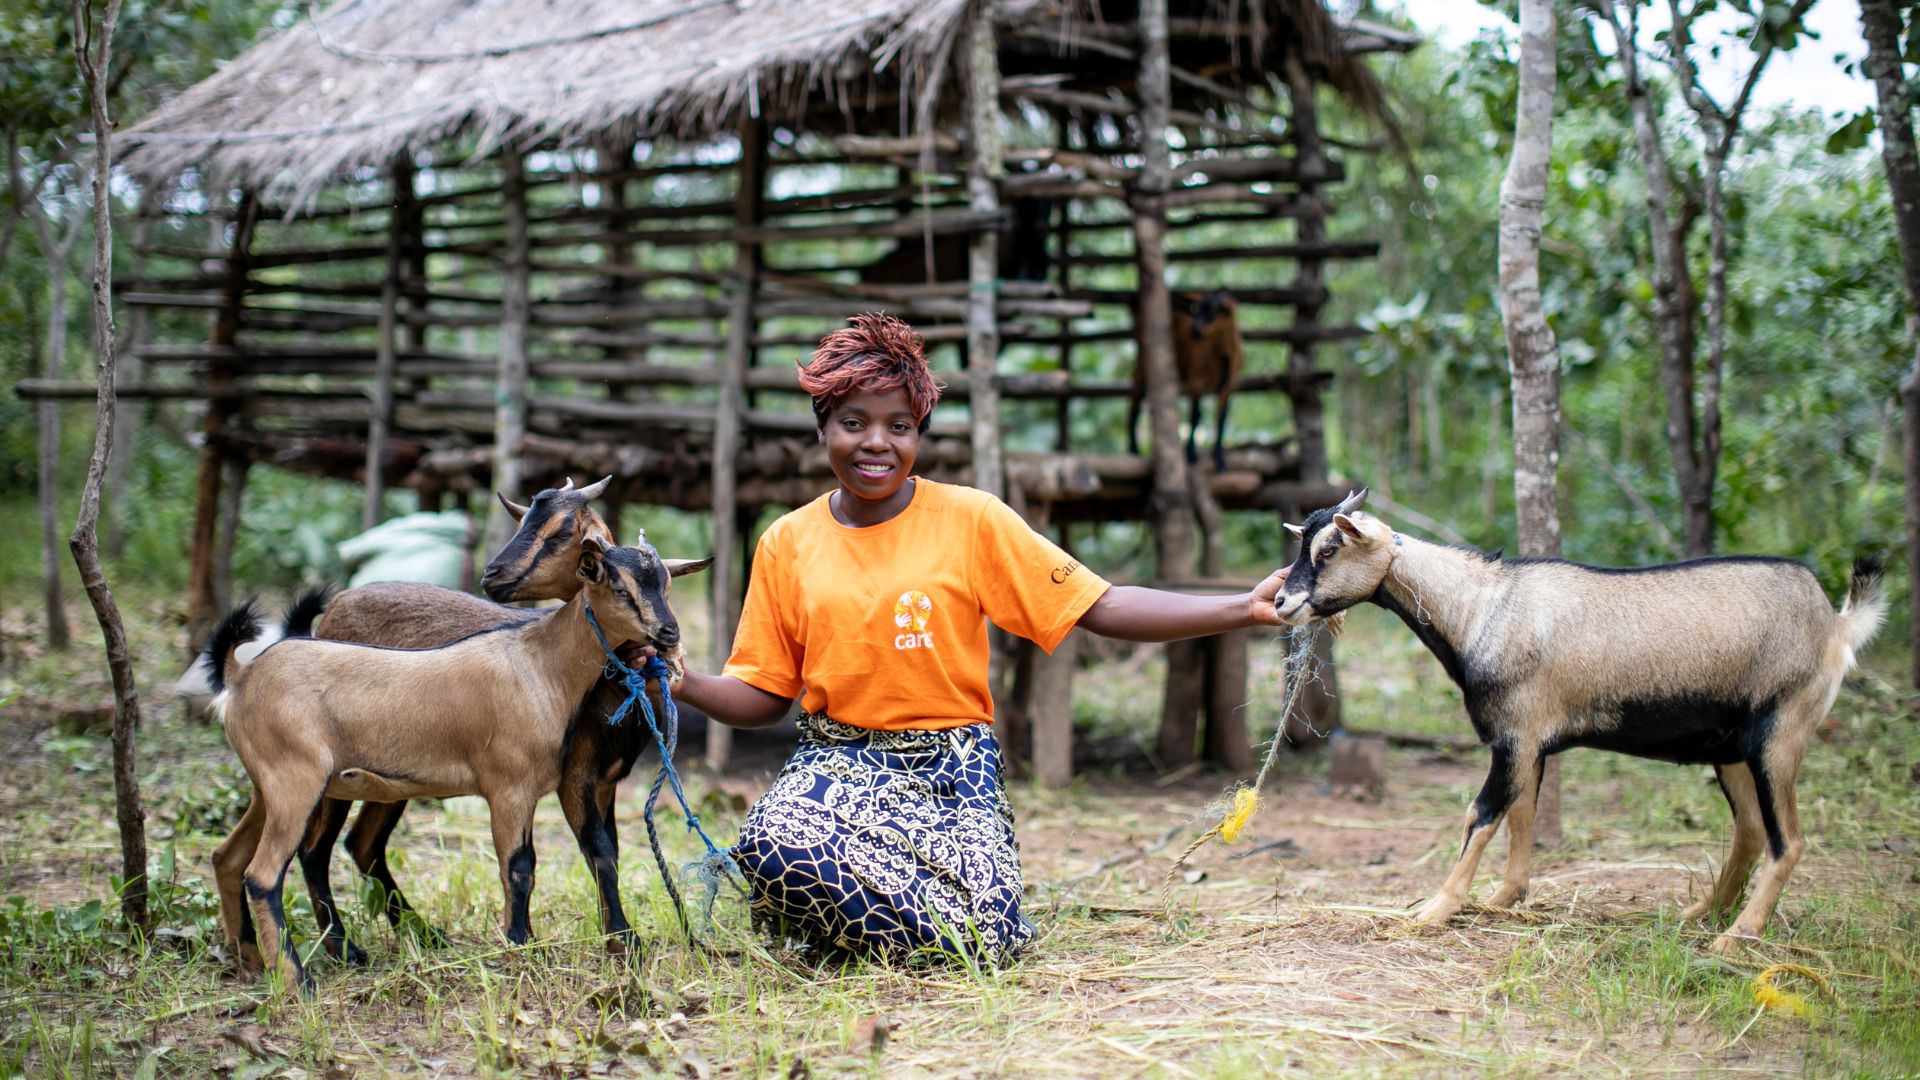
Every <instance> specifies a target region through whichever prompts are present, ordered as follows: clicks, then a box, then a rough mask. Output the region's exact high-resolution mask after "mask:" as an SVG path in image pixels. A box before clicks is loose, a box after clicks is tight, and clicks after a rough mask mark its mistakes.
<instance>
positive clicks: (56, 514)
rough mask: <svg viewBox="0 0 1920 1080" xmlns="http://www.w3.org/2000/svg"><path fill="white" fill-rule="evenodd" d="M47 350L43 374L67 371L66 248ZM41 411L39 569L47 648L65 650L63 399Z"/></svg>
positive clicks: (52, 280)
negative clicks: (62, 474) (61, 501)
mask: <svg viewBox="0 0 1920 1080" xmlns="http://www.w3.org/2000/svg"><path fill="white" fill-rule="evenodd" d="M47 254H48V255H49V256H50V263H49V265H48V267H47V350H46V352H45V353H43V354H42V360H43V362H44V367H43V368H42V375H43V377H45V378H48V379H64V378H66V375H67V260H66V258H65V256H66V249H65V248H64V247H61V248H58V249H56V250H54V251H49V252H48V253H47ZM36 411H37V412H38V413H39V414H40V415H39V420H40V432H39V435H40V573H41V577H42V580H43V581H44V582H45V585H46V593H45V597H46V608H47V648H49V649H53V650H55V651H64V650H65V649H66V647H67V645H68V643H69V642H70V641H71V640H72V638H73V633H72V631H71V630H69V629H68V628H67V612H66V608H65V607H64V606H63V605H62V604H61V601H60V593H61V589H60V567H61V565H62V563H63V562H64V561H65V560H63V559H62V558H61V557H60V404H59V402H56V401H46V400H42V401H41V402H40V404H39V406H38V407H37V409H36Z"/></svg>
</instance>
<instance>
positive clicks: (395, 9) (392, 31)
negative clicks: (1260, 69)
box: [121, 0, 1378, 196]
mask: <svg viewBox="0 0 1920 1080" xmlns="http://www.w3.org/2000/svg"><path fill="white" fill-rule="evenodd" d="M967 2H968V0H344V2H342V3H338V4H336V5H335V6H333V7H332V8H330V9H328V10H327V11H325V12H324V13H321V14H319V15H318V16H317V17H315V18H313V19H303V20H302V21H301V22H300V23H298V24H297V25H295V26H294V27H292V28H290V29H287V30H284V31H281V32H278V33H274V34H272V35H270V36H268V37H267V38H266V39H265V40H263V41H261V42H260V43H259V44H257V45H255V46H254V47H253V48H251V49H249V50H247V51H246V52H245V53H243V54H242V55H241V56H240V57H238V58H237V59H235V60H234V61H232V62H231V63H229V64H228V65H226V67H225V68H224V69H223V70H221V71H220V72H219V73H218V74H217V75H214V76H213V77H211V78H209V79H207V80H205V81H203V82H201V83H199V84H197V85H195V86H193V87H191V88H189V89H188V90H187V91H185V92H184V93H182V94H181V95H180V96H179V97H178V98H176V99H175V100H174V101H172V102H171V103H169V104H168V105H167V106H165V107H164V108H162V109H161V110H160V111H159V112H157V113H155V114H154V115H153V116H151V117H149V118H148V119H146V120H145V121H143V122H142V123H140V124H139V125H137V126H135V127H134V128H132V129H131V130H130V131H129V132H128V133H127V134H126V135H125V136H124V138H125V142H124V143H123V145H124V146H126V148H127V149H126V152H125V153H124V155H123V156H122V159H121V163H122V164H123V165H124V167H126V168H127V169H128V170H130V171H131V172H133V173H134V174H135V175H137V176H140V177H142V178H145V179H147V180H151V181H164V180H167V179H170V178H172V177H174V176H177V175H179V174H180V173H182V172H184V171H186V170H188V169H198V170H200V171H202V172H203V173H206V174H210V175H211V176H213V177H215V178H217V179H218V180H220V181H222V182H233V183H237V184H240V185H242V186H246V187H252V188H256V189H263V190H272V191H278V192H282V193H288V194H293V195H295V196H304V195H309V194H311V193H313V192H314V191H316V190H317V189H318V188H319V187H320V186H322V185H323V184H325V183H326V182H327V181H329V180H331V179H333V178H335V177H338V176H341V175H343V174H344V173H346V172H347V171H348V170H350V169H352V168H354V167H357V166H366V165H378V164H381V163H384V162H386V161H389V160H391V159H392V157H393V156H394V155H396V154H398V153H399V152H401V151H403V150H405V149H408V148H413V147H420V146H424V145H427V144H430V143H433V142H435V141H437V140H440V139H444V138H447V137H449V136H455V135H460V136H466V137H470V138H472V139H474V140H475V144H476V146H477V147H478V148H479V149H482V150H484V149H486V148H487V147H490V146H493V145H497V144H498V143H499V142H501V141H503V140H506V139H515V140H521V139H559V140H561V141H575V140H584V139H586V138H590V137H593V136H596V135H598V134H600V133H603V132H608V131H618V132H623V133H626V134H629V135H635V136H641V137H650V136H661V135H669V136H673V137H676V138H683V139H704V138H709V137H711V136H713V135H714V134H716V133H719V132H722V131H728V130H732V129H733V128H734V127H735V126H736V125H737V124H738V122H739V119H740V118H741V117H742V116H743V115H746V114H747V113H748V112H749V111H751V112H753V113H755V114H771V115H774V116H776V117H779V116H783V115H794V114H796V113H797V112H798V110H799V108H800V106H801V104H802V103H803V102H804V101H805V100H806V99H807V97H808V95H810V94H811V95H814V96H815V99H816V100H818V98H819V97H822V96H825V97H830V98H831V97H837V96H840V95H848V103H849V107H850V108H857V107H858V101H857V99H855V98H853V97H852V94H853V92H854V90H855V89H856V88H865V89H870V88H872V86H874V85H875V84H881V85H885V86H887V87H889V88H890V89H891V90H892V91H894V92H896V94H897V95H899V96H901V97H906V96H908V95H914V94H918V93H920V92H921V91H922V90H923V89H924V88H925V87H926V86H928V85H936V86H937V85H939V84H940V83H941V81H942V80H944V81H945V82H946V84H948V87H949V89H951V90H953V91H957V89H958V84H957V83H956V82H954V80H953V79H952V78H951V73H952V71H953V69H954V68H955V66H956V65H957V64H958V61H957V59H950V56H949V54H950V53H951V52H952V49H953V47H954V45H955V43H956V41H957V40H958V39H959V37H960V36H961V33H960V31H961V29H962V27H963V26H964V22H965V15H966V10H967ZM1170 6H1171V7H1172V8H1173V9H1174V14H1175V15H1176V17H1178V16H1180V15H1183V14H1184V15H1186V16H1188V17H1205V18H1212V19H1222V20H1224V19H1227V18H1229V17H1232V18H1235V19H1236V20H1247V19H1249V18H1252V19H1254V20H1255V21H1256V22H1257V23H1258V24H1259V25H1262V26H1267V27H1271V28H1272V37H1273V38H1274V44H1275V45H1277V46H1278V47H1281V48H1294V49H1298V50H1299V51H1300V52H1301V53H1302V54H1303V55H1304V56H1305V57H1306V58H1307V59H1308V61H1309V63H1310V65H1311V66H1312V68H1313V70H1314V71H1315V74H1316V76H1317V77H1319V78H1322V79H1323V80H1325V81H1327V82H1329V83H1330V84H1332V85H1333V86H1335V88H1337V89H1339V90H1341V91H1342V92H1343V93H1346V94H1347V95H1348V96H1349V97H1353V98H1355V99H1356V100H1357V101H1359V102H1360V103H1361V104H1362V105H1363V106H1366V107H1374V106H1376V105H1377V103H1378V90H1377V87H1376V86H1375V84H1374V83H1373V82H1372V79H1371V76H1370V75H1369V74H1368V73H1367V71H1366V69H1365V67H1364V66H1363V65H1361V64H1360V63H1358V62H1357V61H1356V60H1354V59H1352V58H1349V57H1347V56H1345V55H1344V52H1343V51H1342V49H1341V47H1340V39H1339V32H1338V29H1337V28H1336V27H1335V26H1334V24H1333V21H1332V19H1331V18H1330V17H1329V16H1328V15H1327V13H1326V10H1325V9H1324V8H1323V7H1321V5H1320V2H1319V0H1185V2H1182V0H1174V3H1172V4H1171V5H1170ZM1098 20H1099V16H1098V15H1097V14H1095V13H1093V12H1092V11H1091V10H1090V8H1089V5H1088V4H1086V3H1085V2H1084V0H1080V2H1078V3H1075V2H1068V3H1065V4H1063V3H1061V2H1060V0H1001V4H1000V16H999V21H1000V23H1001V25H1002V26H1003V28H1004V29H1005V30H1014V29H1018V28H1020V27H1022V26H1026V27H1031V26H1035V25H1040V24H1045V25H1047V26H1049V27H1050V28H1051V29H1052V30H1054V31H1059V32H1065V33H1067V34H1069V35H1070V34H1071V33H1072V32H1073V31H1074V29H1075V28H1076V27H1086V26H1089V25H1092V24H1096V23H1097V22H1098ZM1227 45H1228V43H1226V42H1224V41H1223V42H1222V43H1221V49H1222V50H1225V51H1228V52H1231V54H1232V55H1233V56H1234V57H1235V58H1236V60H1237V61H1238V64H1236V65H1235V66H1237V67H1243V68H1244V67H1247V66H1249V65H1250V64H1254V63H1258V62H1260V61H1261V60H1263V59H1264V60H1266V61H1268V62H1270V61H1271V60H1272V56H1271V54H1270V51H1269V48H1270V46H1269V45H1268V44H1267V43H1262V42H1255V43H1253V45H1252V47H1251V48H1249V47H1247V45H1246V44H1245V43H1241V44H1240V45H1239V46H1238V47H1235V48H1232V49H1231V50H1228V49H1227ZM1263 52H1266V53H1268V55H1266V56H1264V57H1263V56H1260V55H1258V54H1260V53H1263ZM1176 62H1177V61H1176ZM905 112H906V110H896V113H897V114H899V115H902V116H904V115H905Z"/></svg>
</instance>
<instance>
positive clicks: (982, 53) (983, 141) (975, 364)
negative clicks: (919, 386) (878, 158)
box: [967, 0, 1007, 496]
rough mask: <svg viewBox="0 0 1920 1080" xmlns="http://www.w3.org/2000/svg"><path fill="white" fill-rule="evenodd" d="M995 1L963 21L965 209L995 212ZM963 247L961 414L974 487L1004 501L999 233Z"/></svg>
mask: <svg viewBox="0 0 1920 1080" xmlns="http://www.w3.org/2000/svg"><path fill="white" fill-rule="evenodd" d="M999 6H1000V5H999V4H998V3H997V0H973V3H972V4H971V8H972V13H971V15H970V17H969V20H968V24H967V145H968V147H969V150H970V153H969V154H968V157H967V208H968V209H970V210H973V211H975V212H976V213H985V212H991V211H994V210H998V209H999V208H1000V174H1001V171H1002V169H1003V168H1004V166H1003V165H1002V163H1001V160H1000V54H999V50H998V48H997V47H996V45H995V36H994V27H993V20H994V14H995V12H996V11H997V10H998V9H999ZM967 247H968V250H967V282H968V285H967V382H968V385H969V387H970V394H969V397H968V399H967V412H968V415H969V418H970V421H971V425H972V441H973V486H974V487H977V488H979V489H980V490H982V491H990V492H992V493H993V494H995V495H1002V496H1004V495H1005V494H1006V493H1007V491H1006V483H1005V470H1004V469H1003V467H1002V465H1001V459H1000V393H999V391H998V390H997V389H995V386H994V381H993V376H994V369H995V366H996V365H997V363H998V361H999V359H1000V325H999V320H998V315H997V312H996V302H997V300H998V298H999V295H1000V285H999V282H1000V269H999V267H1000V235H999V233H997V232H995V231H994V230H992V229H981V230H979V231H978V232H976V233H974V234H973V236H972V237H971V238H970V239H969V241H968V245H967Z"/></svg>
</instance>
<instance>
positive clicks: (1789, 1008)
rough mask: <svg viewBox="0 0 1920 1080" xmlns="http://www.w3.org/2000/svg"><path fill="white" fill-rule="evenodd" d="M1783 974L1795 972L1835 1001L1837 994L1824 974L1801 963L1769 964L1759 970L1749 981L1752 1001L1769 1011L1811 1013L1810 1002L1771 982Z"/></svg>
mask: <svg viewBox="0 0 1920 1080" xmlns="http://www.w3.org/2000/svg"><path fill="white" fill-rule="evenodd" d="M1782 975H1798V976H1800V977H1801V978H1803V979H1806V980H1807V981H1808V982H1811V983H1812V984H1813V985H1814V988H1815V989H1817V990H1819V991H1820V996H1821V997H1824V998H1826V999H1827V1000H1828V1001H1830V1002H1832V1003H1834V1004H1835V1005H1838V1004H1839V1003H1840V995H1839V994H1838V993H1837V992H1835V991H1834V989H1833V984H1832V983H1830V982H1828V981H1827V977H1826V976H1825V975H1822V974H1820V973H1819V972H1817V971H1815V970H1813V969H1812V968H1810V967H1807V966H1806V965H1804V964H1770V965H1768V966H1767V967H1765V968H1762V969H1761V970H1760V974H1758V975H1755V976H1754V977H1753V982H1751V983H1749V984H1748V985H1749V986H1750V987H1752V989H1753V1001H1754V1004H1756V1005H1758V1006H1760V1007H1761V1008H1762V1009H1766V1010H1769V1011H1771V1012H1783V1013H1786V1014H1787V1015H1788V1016H1801V1017H1805V1016H1811V1015H1812V1013H1813V1006H1812V1005H1811V1004H1810V1003H1809V1002H1808V1001H1807V999H1806V998H1804V997H1801V996H1800V995H1799V994H1795V993H1792V992H1790V991H1787V990H1782V989H1780V988H1779V987H1778V986H1775V985H1774V980H1775V979H1777V978H1779V977H1780V976H1782Z"/></svg>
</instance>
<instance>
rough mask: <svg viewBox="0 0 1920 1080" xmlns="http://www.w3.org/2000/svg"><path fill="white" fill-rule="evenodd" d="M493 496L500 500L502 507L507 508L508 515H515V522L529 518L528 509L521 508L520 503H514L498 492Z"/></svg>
mask: <svg viewBox="0 0 1920 1080" xmlns="http://www.w3.org/2000/svg"><path fill="white" fill-rule="evenodd" d="M493 494H494V497H495V498H498V499H499V500H500V505H501V506H504V507H506V508H507V513H509V514H511V515H513V520H515V521H519V520H520V519H521V518H523V517H526V516H527V509H528V508H527V507H524V506H521V505H520V504H519V503H517V502H514V501H513V500H512V499H509V498H507V497H506V496H505V495H502V494H500V493H499V492H497V491H496V492H494V493H493Z"/></svg>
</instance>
